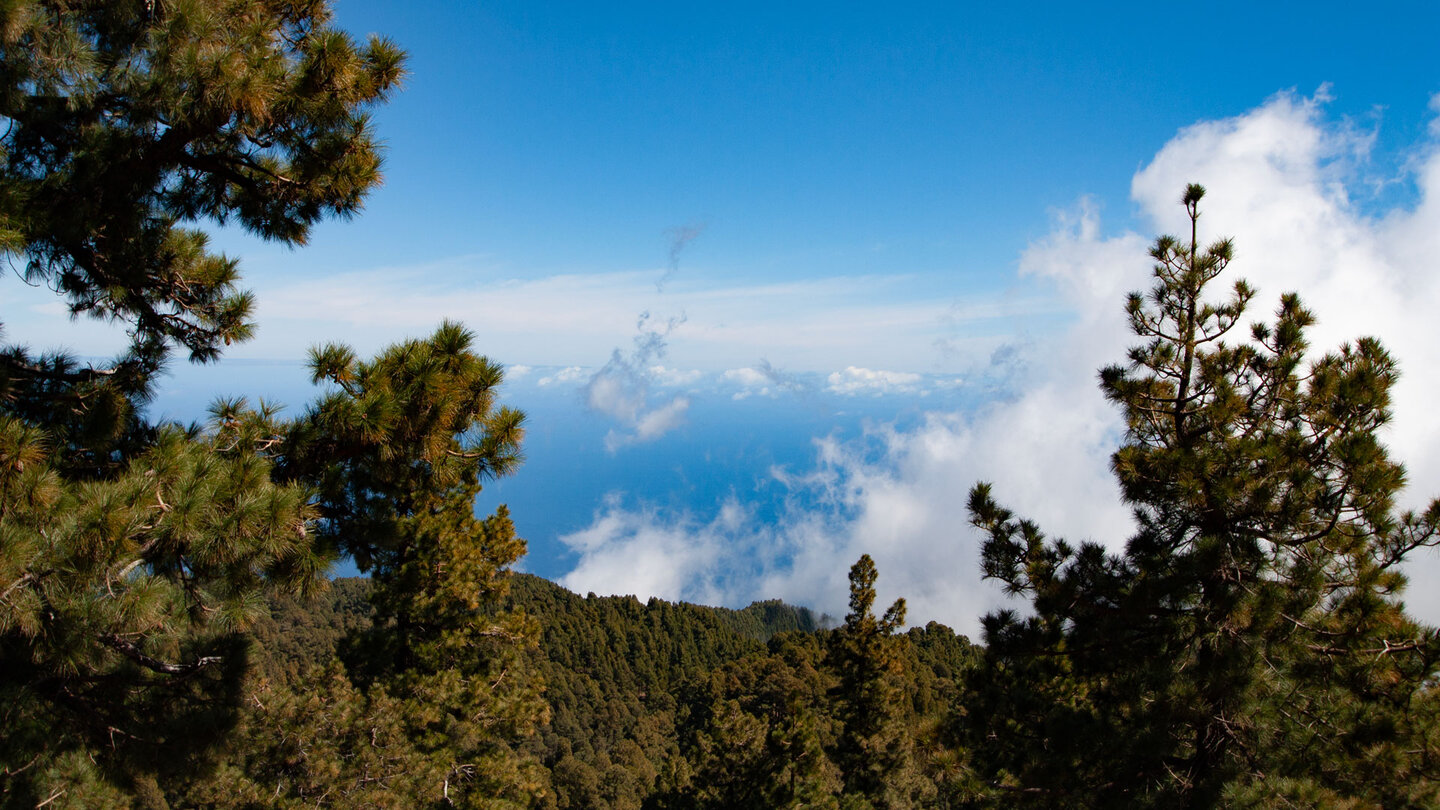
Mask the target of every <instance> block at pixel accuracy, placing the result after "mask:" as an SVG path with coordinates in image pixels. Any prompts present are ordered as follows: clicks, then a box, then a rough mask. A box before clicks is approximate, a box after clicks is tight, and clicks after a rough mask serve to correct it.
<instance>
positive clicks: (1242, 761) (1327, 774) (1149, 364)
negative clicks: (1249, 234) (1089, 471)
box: [960, 185, 1440, 807]
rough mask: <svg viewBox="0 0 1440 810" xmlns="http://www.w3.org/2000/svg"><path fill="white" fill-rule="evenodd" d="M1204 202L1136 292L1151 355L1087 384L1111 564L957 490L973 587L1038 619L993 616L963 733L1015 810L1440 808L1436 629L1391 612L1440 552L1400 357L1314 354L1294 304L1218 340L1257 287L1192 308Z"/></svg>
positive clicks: (1215, 263)
mask: <svg viewBox="0 0 1440 810" xmlns="http://www.w3.org/2000/svg"><path fill="white" fill-rule="evenodd" d="M1203 195H1204V189H1203V188H1201V187H1200V186H1196V185H1192V186H1190V187H1189V188H1187V190H1186V192H1185V195H1184V197H1183V200H1182V202H1183V204H1184V206H1185V208H1186V211H1187V212H1188V214H1189V216H1190V221H1191V226H1192V227H1191V234H1190V238H1189V239H1188V240H1181V239H1177V238H1175V237H1161V238H1160V239H1158V240H1157V241H1156V243H1155V245H1154V247H1153V248H1152V250H1151V255H1152V257H1153V258H1154V259H1155V261H1156V265H1155V270H1154V275H1155V279H1156V284H1155V287H1154V288H1153V289H1152V290H1151V292H1150V293H1149V295H1148V296H1142V295H1140V294H1138V293H1137V294H1133V295H1131V296H1130V298H1129V301H1128V303H1127V306H1126V311H1127V313H1128V315H1129V318H1130V323H1131V327H1132V329H1133V331H1134V332H1135V334H1136V335H1137V336H1138V337H1139V338H1140V339H1141V341H1142V342H1141V343H1140V344H1139V345H1138V346H1136V347H1134V348H1133V349H1131V351H1130V354H1129V362H1128V364H1127V365H1124V366H1112V367H1109V368H1106V369H1104V370H1103V371H1102V372H1101V375H1100V380H1101V387H1102V390H1103V391H1104V392H1105V395H1106V396H1107V397H1108V398H1109V399H1110V400H1112V401H1113V402H1115V403H1116V404H1118V405H1119V406H1120V407H1121V408H1122V409H1123V411H1124V413H1125V417H1126V427H1127V433H1126V441H1125V444H1124V445H1123V446H1122V447H1121V448H1120V449H1119V450H1118V451H1117V452H1116V453H1115V455H1114V457H1113V468H1114V471H1115V474H1116V476H1117V478H1118V479H1119V482H1120V485H1121V490H1122V493H1123V495H1124V497H1125V500H1126V502H1127V503H1129V504H1130V505H1131V506H1132V508H1133V510H1134V514H1135V518H1136V522H1137V525H1138V530H1137V532H1136V533H1135V535H1134V536H1133V537H1131V538H1130V540H1129V542H1128V544H1127V546H1126V548H1125V551H1124V553H1123V554H1120V555H1112V554H1107V553H1106V552H1105V550H1104V549H1103V548H1102V547H1100V546H1099V545H1097V544H1093V543H1084V544H1081V545H1080V546H1079V547H1075V546H1072V545H1070V544H1068V543H1066V542H1064V541H1058V540H1057V541H1050V540H1048V539H1046V537H1045V536H1044V534H1043V533H1042V532H1041V531H1040V529H1039V527H1037V526H1036V525H1035V524H1033V523H1031V522H1029V521H1024V520H1020V519H1017V518H1016V517H1015V516H1014V515H1013V514H1012V513H1011V512H1009V511H1008V510H1005V509H1003V508H1001V507H1000V506H999V505H997V504H996V502H995V501H994V500H993V498H992V497H991V494H990V488H989V487H988V486H987V485H984V484H981V485H977V486H976V487H975V489H974V490H973V491H972V493H971V497H970V512H971V519H972V522H973V523H974V524H975V525H976V526H978V527H980V528H981V529H982V530H984V531H985V532H986V533H987V534H988V539H987V541H986V543H985V546H984V549H983V555H982V560H983V566H984V571H985V573H986V575H987V576H989V577H993V578H996V579H999V580H1000V581H1002V582H1003V583H1005V585H1006V587H1007V588H1008V589H1009V590H1010V591H1011V592H1013V593H1017V594H1023V595H1026V596H1028V597H1029V598H1030V600H1031V602H1032V606H1033V611H1034V612H1033V615H1031V616H1028V617H1021V616H1019V615H1017V614H1015V613H1013V612H1008V611H1002V612H1000V613H996V614H993V615H991V616H989V617H987V619H986V621H985V631H986V642H987V649H986V656H985V662H984V665H983V667H982V669H981V671H980V672H979V673H977V675H976V677H975V678H973V679H972V682H971V684H970V687H969V689H968V694H967V695H966V697H965V698H964V701H963V703H962V708H961V710H960V714H961V717H960V728H961V730H962V737H963V739H964V740H965V741H966V742H967V744H968V747H969V749H970V752H971V756H972V758H973V761H974V764H975V765H976V767H977V769H978V771H979V773H980V774H981V775H982V776H983V777H984V778H986V779H988V780H989V782H990V784H991V786H992V787H993V788H994V789H995V790H996V794H995V795H996V796H998V797H999V799H998V801H999V802H1000V803H1002V804H1007V805H1008V804H1016V803H1020V802H1022V801H1025V800H1027V799H1029V800H1033V801H1035V802H1036V803H1038V804H1040V805H1043V806H1052V807H1060V806H1074V807H1098V806H1126V807H1139V806H1156V807H1210V806H1215V805H1216V804H1219V803H1222V802H1226V803H1236V804H1240V803H1255V804H1259V805H1266V804H1274V803H1277V802H1280V801H1282V800H1288V801H1292V802H1293V801H1298V802H1301V803H1307V804H1312V805H1314V804H1330V805H1336V806H1339V805H1344V806H1370V805H1376V806H1387V807H1390V806H1394V807H1400V806H1426V805H1433V803H1434V802H1435V801H1436V800H1437V799H1440V794H1437V790H1436V788H1435V785H1436V784H1437V782H1436V781H1435V776H1436V773H1435V772H1434V769H1435V767H1436V764H1435V763H1436V762H1437V760H1436V758H1435V755H1436V753H1437V751H1436V741H1435V740H1436V738H1435V736H1434V726H1433V720H1432V719H1431V717H1432V716H1433V713H1434V709H1433V706H1434V700H1435V696H1434V693H1433V686H1432V684H1433V679H1434V676H1435V674H1436V673H1437V661H1440V638H1437V635H1436V633H1435V631H1434V630H1431V629H1429V628H1426V627H1422V626H1420V625H1417V624H1416V623H1415V622H1414V621H1412V620H1411V619H1409V618H1408V617H1407V616H1406V615H1405V614H1404V612H1403V609H1402V605H1401V602H1400V600H1399V594H1400V592H1401V589H1402V587H1403V585H1404V578H1403V577H1402V575H1401V574H1400V571H1399V565H1400V563H1401V562H1402V561H1403V560H1404V559H1405V558H1406V557H1407V555H1409V554H1410V553H1412V552H1414V551H1415V550H1416V549H1419V548H1422V547H1426V546H1432V545H1434V544H1435V543H1436V526H1437V521H1440V503H1437V504H1436V505H1432V506H1431V507H1430V508H1429V509H1428V510H1427V511H1426V512H1425V513H1423V514H1412V513H1404V514H1396V510H1395V508H1394V505H1393V499H1394V495H1395V493H1396V491H1397V490H1398V489H1399V488H1400V487H1401V485H1402V484H1403V482H1404V471H1403V469H1402V468H1401V467H1400V465H1398V464H1396V463H1394V462H1393V461H1391V460H1390V459H1389V458H1388V456H1387V454H1386V452H1385V448H1384V447H1383V445H1382V444H1381V443H1380V441H1379V439H1378V437H1377V431H1378V430H1379V429H1380V428H1381V427H1382V426H1383V425H1384V424H1385V423H1386V422H1387V421H1388V419H1389V389H1390V387H1391V385H1392V384H1393V383H1394V380H1395V378H1396V374H1397V372H1396V368H1395V363H1394V361H1393V360H1392V359H1391V358H1390V357H1389V356H1388V355H1387V354H1386V353H1385V351H1384V349H1383V348H1382V347H1381V346H1380V344H1379V342H1378V341H1376V340H1374V339H1372V338H1362V339H1360V340H1358V341H1356V342H1355V343H1353V344H1349V345H1346V346H1343V347H1341V348H1340V349H1339V350H1338V351H1336V352H1333V353H1330V354H1327V355H1324V356H1321V357H1319V358H1316V359H1314V360H1310V361H1307V349H1308V346H1307V344H1306V342H1305V337H1304V333H1305V329H1306V328H1307V327H1308V326H1310V325H1311V324H1312V323H1313V320H1314V318H1313V316H1312V315H1311V313H1310V312H1308V311H1307V310H1306V309H1305V308H1304V307H1303V306H1302V305H1301V303H1300V301H1299V299H1298V297H1296V296H1295V295H1293V294H1290V295H1285V296H1282V298H1281V301H1280V306H1279V309H1278V311H1277V313H1276V319H1275V322H1274V324H1273V325H1266V324H1256V325H1254V326H1253V327H1252V328H1251V332H1250V336H1249V339H1248V340H1240V341H1235V342H1231V341H1232V339H1233V335H1232V332H1233V330H1234V329H1235V328H1236V327H1237V326H1238V325H1239V324H1240V323H1241V319H1242V317H1243V316H1244V312H1245V309H1246V305H1247V304H1248V303H1249V301H1250V300H1251V298H1252V297H1253V295H1254V292H1253V290H1252V289H1251V288H1250V287H1249V286H1248V285H1246V284H1245V283H1244V282H1243V281H1242V282H1237V283H1236V284H1235V285H1234V287H1233V289H1232V292H1231V294H1230V296H1229V298H1228V299H1226V300H1225V301H1223V302H1222V303H1211V302H1209V301H1208V300H1207V299H1206V296H1205V293H1206V290H1207V287H1208V285H1210V284H1211V282H1213V281H1214V280H1215V279H1216V277H1217V276H1219V274H1220V273H1221V272H1222V271H1223V270H1224V269H1225V268H1226V266H1227V265H1228V264H1229V263H1230V261H1231V258H1232V255H1233V247H1232V244H1231V243H1230V242H1229V241H1228V240H1221V241H1219V242H1216V243H1214V244H1213V245H1210V246H1209V247H1207V248H1204V249H1202V248H1201V247H1200V246H1199V244H1198V239H1197V232H1198V221H1199V216H1200V214H1199V202H1200V200H1201V198H1202V197H1203ZM1427 726H1428V728H1427ZM1347 803H1349V804H1347Z"/></svg>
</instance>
